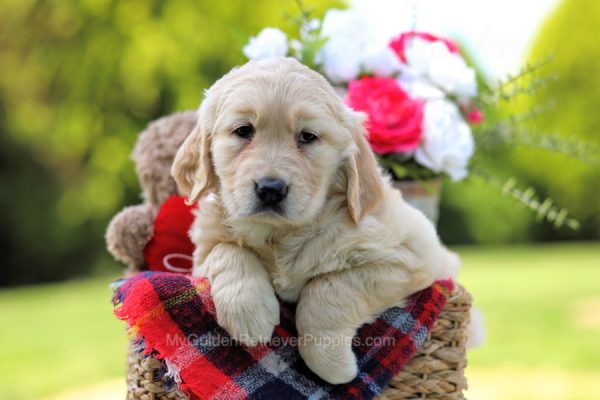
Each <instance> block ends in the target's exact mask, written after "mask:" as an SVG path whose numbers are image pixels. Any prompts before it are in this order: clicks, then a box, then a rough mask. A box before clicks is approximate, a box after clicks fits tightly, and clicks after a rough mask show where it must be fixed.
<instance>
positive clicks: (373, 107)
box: [346, 77, 423, 154]
mask: <svg viewBox="0 0 600 400" xmlns="http://www.w3.org/2000/svg"><path fill="white" fill-rule="evenodd" d="M346 103H347V104H348V105H349V106H350V107H352V108H353V109H355V110H356V111H362V112H365V113H366V114H367V116H368V119H367V122H366V127H367V129H368V131H369V143H370V144H371V148H372V149H373V151H374V152H375V153H378V154H387V153H395V152H406V151H412V150H414V149H415V148H417V147H418V146H419V142H420V140H421V121H422V120H423V102H422V101H418V100H413V99H411V98H410V97H409V96H408V94H407V93H406V92H405V91H404V90H402V88H401V87H400V85H399V84H398V82H396V81H395V80H394V79H392V78H372V77H366V78H362V79H359V80H356V81H352V82H350V84H349V85H348V97H347V98H346Z"/></svg>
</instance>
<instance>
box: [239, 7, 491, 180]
mask: <svg viewBox="0 0 600 400" xmlns="http://www.w3.org/2000/svg"><path fill="white" fill-rule="evenodd" d="M243 52H244V54H245V55H246V56H247V57H248V58H249V59H254V60H257V59H263V58H269V57H276V56H285V55H291V56H293V57H296V58H297V59H298V60H300V61H301V62H303V63H305V64H306V65H308V66H310V67H312V68H314V69H316V70H318V71H320V72H321V73H322V74H323V75H324V76H325V77H326V78H327V79H329V80H330V81H331V83H332V84H334V85H335V86H336V87H338V88H340V92H341V93H342V94H343V96H344V97H345V101H346V103H347V104H348V105H349V106H350V107H352V108H353V109H355V110H357V111H362V112H364V113H365V114H366V115H367V121H366V124H367V129H368V131H369V142H370V144H371V147H372V149H373V151H374V152H375V153H376V154H377V155H379V156H380V161H381V164H382V165H383V166H385V167H387V168H388V169H389V170H390V171H391V172H392V174H393V176H394V178H396V179H398V180H402V179H424V178H432V177H435V176H438V175H441V174H443V175H446V176H448V177H450V179H452V180H455V181H457V180H461V179H463V178H465V177H466V176H467V175H468V163H469V160H470V158H471V157H472V155H473V152H474V150H475V144H474V140H473V135H472V132H471V125H472V124H478V123H480V122H481V121H482V119H483V115H482V113H481V111H480V110H479V109H477V108H476V107H474V106H473V102H472V101H473V99H474V98H475V96H476V95H477V81H476V75H475V71H474V70H473V69H472V68H470V67H469V66H468V65H467V63H466V62H465V59H464V58H463V57H462V56H461V54H460V52H459V47H458V45H457V44H456V43H454V42H453V41H451V40H450V39H446V38H441V37H437V36H435V35H433V34H430V33H423V32H412V31H411V32H404V33H401V34H399V35H398V36H397V37H395V38H391V40H389V41H387V42H383V43H382V42H381V41H380V40H378V39H377V38H376V37H375V35H374V34H373V33H372V32H371V27H370V26H369V25H368V24H367V23H366V21H365V20H364V18H363V17H362V16H361V15H360V14H358V13H357V12H356V11H354V10H336V9H332V10H329V11H328V12H327V13H326V14H325V17H324V18H323V20H322V21H320V20H317V19H310V20H308V21H306V22H305V23H303V24H302V25H301V28H300V36H299V39H292V40H289V39H288V37H287V36H286V35H285V33H283V32H282V31H281V30H279V29H277V28H271V27H269V28H265V29H263V30H262V31H261V32H260V33H259V34H258V35H257V36H255V37H253V38H251V39H250V41H249V43H248V44H247V45H246V46H245V47H244V49H243Z"/></svg>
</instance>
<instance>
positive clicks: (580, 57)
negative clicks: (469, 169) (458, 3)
mask: <svg viewBox="0 0 600 400" xmlns="http://www.w3.org/2000/svg"><path fill="white" fill-rule="evenodd" d="M599 26H600V2H597V1H595V0H563V1H562V2H561V3H559V5H558V6H557V8H556V9H555V10H554V11H553V12H552V13H551V15H550V16H549V17H548V19H547V20H546V21H545V23H544V24H543V25H542V27H541V29H540V30H539V32H538V34H537V37H536V39H535V40H534V42H533V44H532V46H531V49H530V51H529V54H528V56H527V59H526V60H524V63H525V62H527V63H529V64H532V65H535V64H539V63H540V62H542V61H544V60H549V61H548V62H547V63H545V64H544V66H543V67H542V68H541V69H540V70H539V71H537V72H536V74H535V76H534V79H537V78H542V79H545V78H550V77H554V78H555V79H552V80H549V83H548V84H547V85H544V86H543V87H542V88H541V89H539V90H535V91H534V92H533V93H531V94H526V95H521V96H518V97H516V98H514V99H512V100H510V101H508V102H504V101H500V102H499V107H498V110H497V112H498V115H499V116H500V117H501V118H508V117H510V116H511V115H522V114H526V113H528V112H530V111H531V110H533V109H534V108H536V107H540V106H541V107H543V108H546V110H545V111H543V112H542V113H541V114H539V115H537V116H536V117H534V118H532V119H531V120H529V121H527V122H524V123H522V124H520V126H519V128H518V130H517V139H518V140H522V141H523V142H529V144H528V145H521V146H508V147H507V148H499V149H498V151H497V152H495V155H494V156H493V157H489V158H488V159H487V160H486V163H485V164H486V168H488V170H489V171H491V172H492V173H493V174H494V175H495V176H496V177H497V178H498V179H500V180H506V179H508V178H510V177H512V176H514V177H516V178H517V179H518V181H519V183H520V184H519V185H520V187H522V188H525V187H527V186H529V185H531V186H533V187H534V188H535V189H536V191H537V192H538V195H539V197H541V198H544V197H550V198H551V199H552V200H554V201H555V203H556V204H558V205H559V206H562V207H565V208H567V209H568V210H569V211H570V213H571V215H572V216H573V217H574V218H576V219H578V220H579V221H580V222H581V228H580V229H579V230H578V231H573V230H571V229H569V228H567V227H563V228H561V229H558V230H557V229H554V228H553V227H552V225H551V224H549V223H545V222H542V223H540V222H536V221H535V216H534V214H533V213H532V212H530V211H528V210H525V209H524V208H523V207H521V206H520V205H519V204H518V203H516V202H515V201H514V200H512V199H510V198H508V197H503V196H501V195H500V191H499V190H498V189H497V188H495V187H493V186H492V185H489V184H487V183H485V182H484V181H483V180H481V179H477V178H475V179H469V180H467V181H465V182H461V183H458V184H453V185H446V186H445V193H444V195H445V196H444V202H443V203H442V212H441V220H440V227H439V228H440V232H441V234H442V236H443V237H445V238H446V240H447V241H448V242H451V243H464V242H476V243H482V242H521V241H539V240H570V239H579V240H582V239H583V240H598V239H599V238H600V201H599V200H598V199H600V168H599V167H600V165H599V161H600V113H599V112H598V104H600V74H599V71H600V41H599V40H598V35H597V33H598V27H599ZM528 80H529V78H528V79H524V80H521V81H520V84H521V85H523V86H527V84H528ZM529 83H530V82H529ZM519 135H520V136H521V139H519V138H518V137H519ZM549 135H553V136H556V137H558V138H561V140H564V141H565V143H568V142H570V143H577V142H579V143H580V144H581V145H582V147H583V151H582V152H581V154H580V155H576V156H575V157H568V156H566V155H564V154H561V153H560V152H553V151H546V150H543V149H541V147H543V146H542V145H541V142H542V140H541V138H542V137H544V136H546V137H548V136H549ZM569 146H570V145H568V144H565V145H564V146H562V147H563V148H564V149H567V148H569Z"/></svg>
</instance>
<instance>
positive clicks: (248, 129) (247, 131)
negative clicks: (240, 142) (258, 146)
mask: <svg viewBox="0 0 600 400" xmlns="http://www.w3.org/2000/svg"><path fill="white" fill-rule="evenodd" d="M233 133H234V134H236V135H238V136H239V137H241V138H242V139H250V138H251V137H252V135H254V127H253V126H252V125H243V126H240V127H239V128H236V129H234V130H233Z"/></svg>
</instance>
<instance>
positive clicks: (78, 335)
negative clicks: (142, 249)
mask: <svg viewBox="0 0 600 400" xmlns="http://www.w3.org/2000/svg"><path fill="white" fill-rule="evenodd" d="M112 279H113V278H111V277H103V278H95V279H89V280H82V281H72V282H65V283H60V284H53V285H43V286H31V287H25V288H19V289H10V290H3V291H0V355H1V356H0V376H2V384H1V385H0V398H2V399H11V400H20V399H38V398H41V397H44V396H47V395H51V394H55V393H60V392H62V391H65V390H67V389H72V388H73V387H76V386H86V385H90V384H93V383H96V382H100V381H103V380H105V379H107V378H111V377H120V376H124V373H125V349H126V335H125V333H124V328H123V324H122V323H121V322H119V321H117V320H116V319H115V318H114V317H113V315H112V304H111V302H110V295H111V293H110V290H109V289H108V285H109V283H110V282H111V280H112Z"/></svg>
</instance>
